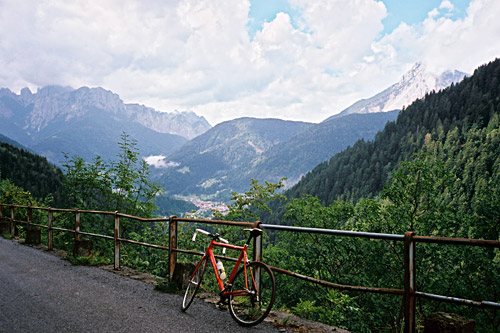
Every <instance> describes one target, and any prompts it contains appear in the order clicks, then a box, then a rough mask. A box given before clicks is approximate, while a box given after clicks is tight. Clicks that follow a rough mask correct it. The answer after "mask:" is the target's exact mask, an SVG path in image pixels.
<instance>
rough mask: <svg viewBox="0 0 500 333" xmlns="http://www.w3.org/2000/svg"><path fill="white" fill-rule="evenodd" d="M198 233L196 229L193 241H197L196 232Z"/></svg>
mask: <svg viewBox="0 0 500 333" xmlns="http://www.w3.org/2000/svg"><path fill="white" fill-rule="evenodd" d="M197 233H198V230H195V231H194V234H193V242H195V241H196V234H197Z"/></svg>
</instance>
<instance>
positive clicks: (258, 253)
mask: <svg viewBox="0 0 500 333" xmlns="http://www.w3.org/2000/svg"><path fill="white" fill-rule="evenodd" d="M258 223H260V222H257V223H256V224H258ZM253 260H255V261H262V234H261V235H258V236H256V237H254V239H253Z"/></svg>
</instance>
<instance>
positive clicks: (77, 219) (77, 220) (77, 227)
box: [75, 209, 80, 242]
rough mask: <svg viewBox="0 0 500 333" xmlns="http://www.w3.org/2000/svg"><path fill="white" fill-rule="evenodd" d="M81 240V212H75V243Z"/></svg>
mask: <svg viewBox="0 0 500 333" xmlns="http://www.w3.org/2000/svg"><path fill="white" fill-rule="evenodd" d="M79 240H80V210H79V209H77V210H76V212H75V242H76V241H79Z"/></svg>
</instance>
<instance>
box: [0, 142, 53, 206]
mask: <svg viewBox="0 0 500 333" xmlns="http://www.w3.org/2000/svg"><path fill="white" fill-rule="evenodd" d="M0 179H9V180H10V181H11V182H12V183H13V184H15V185H17V186H19V187H21V188H23V189H25V190H27V191H30V192H31V194H32V195H33V196H34V197H37V198H44V197H46V196H47V195H49V194H51V195H53V197H54V200H55V203H60V202H61V200H60V199H61V187H62V181H63V173H62V171H61V170H60V169H59V168H57V167H56V166H54V165H53V164H51V163H49V162H47V159H46V158H45V157H42V156H40V155H36V154H33V153H30V152H28V151H25V150H23V149H19V148H17V147H14V146H12V145H10V144H7V143H4V142H0Z"/></svg>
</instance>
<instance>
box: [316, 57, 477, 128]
mask: <svg viewBox="0 0 500 333" xmlns="http://www.w3.org/2000/svg"><path fill="white" fill-rule="evenodd" d="M466 76H468V74H466V73H463V72H460V71H457V70H453V71H452V70H448V71H444V72H440V73H434V72H431V71H430V70H429V69H428V68H427V66H425V65H424V64H423V63H421V62H417V63H415V64H414V65H413V66H412V68H411V69H410V70H409V71H408V72H406V73H405V74H404V75H403V76H402V78H401V80H399V81H398V82H397V83H395V84H393V85H392V86H390V87H389V88H387V89H385V90H384V91H382V92H380V93H378V94H376V95H375V96H373V97H370V98H368V99H362V100H360V101H358V102H356V103H354V104H353V105H351V106H350V107H348V108H346V109H345V110H343V111H342V112H340V113H339V114H336V115H334V116H332V117H329V118H327V119H326V120H325V121H329V120H331V119H333V118H337V117H339V116H345V115H347V114H353V113H374V112H388V111H393V110H401V109H402V108H403V106H408V105H410V104H411V103H413V102H414V101H415V100H417V99H419V98H423V97H424V96H425V94H427V93H429V92H431V91H433V90H434V91H439V90H441V89H444V88H446V87H448V86H449V85H451V84H452V83H454V82H455V83H456V82H459V81H461V80H462V79H463V78H464V77H466Z"/></svg>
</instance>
